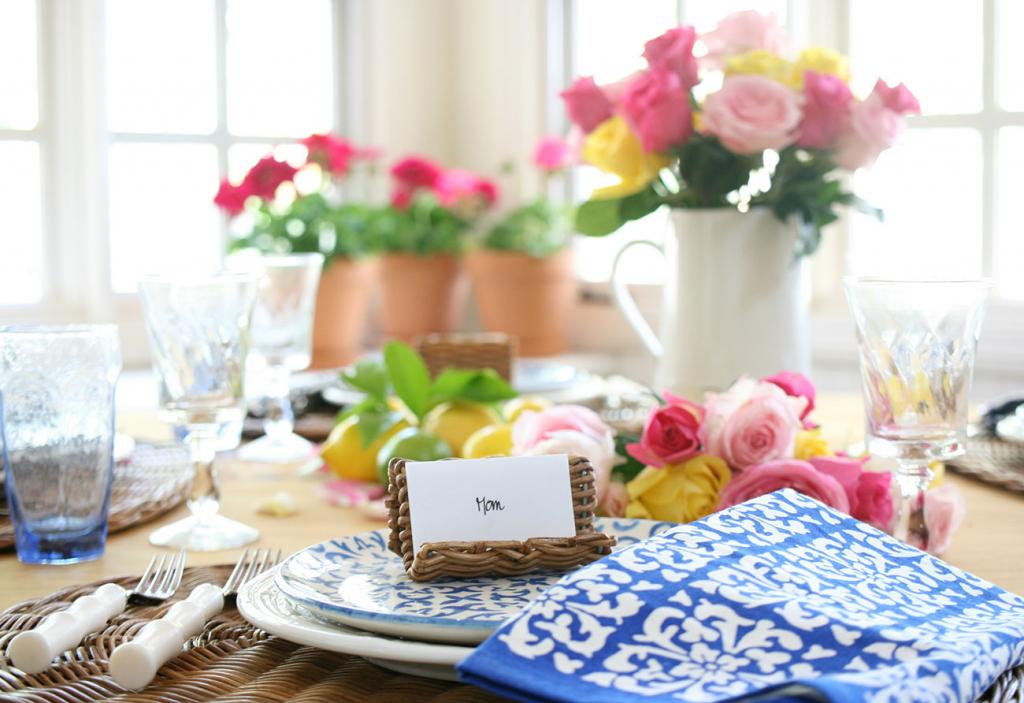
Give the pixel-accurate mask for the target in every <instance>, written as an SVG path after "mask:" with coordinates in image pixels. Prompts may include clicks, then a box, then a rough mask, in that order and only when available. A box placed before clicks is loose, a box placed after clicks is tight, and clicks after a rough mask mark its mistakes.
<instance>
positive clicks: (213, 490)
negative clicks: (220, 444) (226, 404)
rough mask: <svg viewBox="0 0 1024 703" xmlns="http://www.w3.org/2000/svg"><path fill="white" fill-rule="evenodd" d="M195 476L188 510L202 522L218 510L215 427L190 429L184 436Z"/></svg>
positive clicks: (218, 489) (218, 485)
mask: <svg viewBox="0 0 1024 703" xmlns="http://www.w3.org/2000/svg"><path fill="white" fill-rule="evenodd" d="M185 442H186V444H187V445H188V449H189V452H190V453H191V455H192V465H193V466H194V467H195V474H194V476H193V478H192V489H191V490H190V491H189V496H188V508H189V510H191V511H192V514H193V515H194V516H195V518H196V520H198V521H199V522H203V521H204V520H205V519H207V518H210V517H213V516H214V515H216V514H217V512H218V511H219V510H220V479H219V477H218V476H217V469H216V467H215V466H214V457H215V456H216V454H217V431H216V428H215V427H202V428H191V429H189V431H188V434H187V435H186V436H185Z"/></svg>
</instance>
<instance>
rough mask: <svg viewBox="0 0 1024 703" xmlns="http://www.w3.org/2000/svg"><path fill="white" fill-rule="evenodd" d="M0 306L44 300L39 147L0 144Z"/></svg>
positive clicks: (25, 144) (26, 143)
mask: <svg viewBox="0 0 1024 703" xmlns="http://www.w3.org/2000/svg"><path fill="white" fill-rule="evenodd" d="M0 164H3V166H4V167H3V168H2V169H0V210H2V211H3V214H4V223H3V226H2V227H0V252H2V254H0V304H2V305H17V304H21V303H36V302H39V301H40V300H41V299H42V297H43V231H42V208H41V207H40V193H39V183H40V181H39V145H38V144H36V143H34V142H5V141H0Z"/></svg>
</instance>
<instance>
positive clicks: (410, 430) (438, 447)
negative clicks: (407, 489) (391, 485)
mask: <svg viewBox="0 0 1024 703" xmlns="http://www.w3.org/2000/svg"><path fill="white" fill-rule="evenodd" d="M451 455H452V448H451V447H449V446H448V444H447V443H446V442H445V441H444V440H443V439H441V438H440V437H437V436H436V435H432V434H430V433H429V432H425V431H424V430H421V429H419V428H418V427H407V428H405V429H404V430H402V431H401V432H399V433H398V434H396V435H395V436H394V437H392V438H391V439H389V440H388V441H387V443H385V444H384V446H383V447H381V448H380V451H379V452H377V477H378V480H379V481H380V482H381V484H383V485H385V486H386V485H388V464H389V463H390V462H391V460H392V459H393V458H395V457H396V456H397V457H401V458H402V459H409V460H411V461H434V460H435V459H447V458H448V457H450V456H451Z"/></svg>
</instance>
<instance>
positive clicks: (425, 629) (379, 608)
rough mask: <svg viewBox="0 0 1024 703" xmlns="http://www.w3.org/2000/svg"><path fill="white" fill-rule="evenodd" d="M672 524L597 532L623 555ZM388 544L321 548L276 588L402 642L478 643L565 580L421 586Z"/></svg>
mask: <svg viewBox="0 0 1024 703" xmlns="http://www.w3.org/2000/svg"><path fill="white" fill-rule="evenodd" d="M673 526H674V525H673V524H672V523H668V522H655V521H653V520H625V519H608V518H599V519H598V520H597V521H596V527H597V529H598V530H600V531H602V532H607V533H608V534H611V535H614V536H615V537H617V538H618V542H619V544H618V546H617V547H616V549H621V548H622V547H626V546H629V545H630V544H634V543H636V542H638V541H640V540H644V539H647V538H648V537H650V536H651V535H654V534H656V533H658V532H661V531H662V530H665V529H668V528H670V527H673ZM387 543H388V531H387V530H376V531H374V532H364V533H362V534H359V535H353V536H351V537H342V538H340V539H333V540H329V541H327V542H321V543H320V544H317V545H314V546H312V547H307V548H306V549H303V550H302V551H300V552H297V553H295V554H293V555H292V556H290V557H288V559H287V560H285V562H284V563H283V564H282V565H281V568H280V569H279V570H278V571H277V573H276V575H275V583H276V584H277V587H278V588H279V589H280V590H281V592H282V593H284V594H285V595H286V596H287V597H289V598H291V599H292V600H293V601H295V602H297V603H300V604H301V605H303V606H304V607H306V608H308V609H309V610H310V611H312V612H313V614H314V615H316V616H317V617H320V618H322V619H325V620H328V621H330V622H335V623H340V624H342V625H349V626H353V627H358V628H362V629H364V630H370V631H373V632H380V633H384V634H388V635H396V636H398V637H408V638H412V639H418V640H435V641H440V642H457V643H461V644H475V643H478V642H482V641H484V640H485V639H486V638H487V636H488V635H490V634H491V633H492V632H493V631H494V630H496V629H497V628H498V626H499V625H501V624H502V623H503V622H505V620H507V619H509V618H510V617H512V616H514V615H516V614H517V613H519V611H520V610H522V609H523V608H524V607H525V606H526V604H527V603H529V602H530V601H531V600H533V599H534V598H536V597H537V596H539V595H540V594H541V593H543V592H544V591H545V590H547V589H548V587H550V586H551V585H553V584H554V583H555V582H556V581H558V579H559V578H561V577H562V576H563V575H564V574H561V573H536V574H527V575H525V576H508V577H488V578H478V579H459V580H445V581H435V582H429V583H417V582H416V581H413V580H411V579H410V578H409V577H408V576H407V575H406V573H405V569H404V568H403V566H402V560H401V558H400V557H399V556H398V555H397V554H394V553H393V552H391V551H389V550H388V546H387Z"/></svg>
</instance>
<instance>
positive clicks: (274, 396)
mask: <svg viewBox="0 0 1024 703" xmlns="http://www.w3.org/2000/svg"><path fill="white" fill-rule="evenodd" d="M240 261H241V263H236V262H232V266H233V267H234V266H242V267H246V266H248V267H250V268H252V270H254V271H256V272H257V273H258V274H259V275H260V286H259V293H258V294H257V296H256V308H255V311H254V312H253V319H252V350H251V352H250V354H249V366H250V368H251V370H252V371H253V374H254V375H253V376H252V377H250V378H258V379H260V380H261V381H262V384H261V385H262V389H263V412H264V414H263V418H264V419H263V432H264V436H263V437H261V438H259V439H257V440H256V441H255V442H250V443H249V444H246V445H245V446H243V447H242V448H241V449H240V450H239V456H240V457H241V458H243V459H246V460H249V461H268V462H287V461H296V460H298V459H305V458H308V457H309V455H310V454H311V453H312V452H313V445H312V444H311V443H310V442H308V441H307V440H305V439H303V438H302V437H300V436H298V435H297V434H295V415H294V413H293V412H292V404H291V400H290V399H289V391H290V387H289V383H288V377H289V375H290V374H291V372H292V371H300V370H302V369H305V368H307V367H309V364H310V361H311V359H312V352H313V312H314V309H315V307H316V291H317V287H318V285H319V282H320V271H321V269H322V268H323V264H324V257H323V256H322V255H321V254H288V255H284V256H261V257H258V258H255V259H243V260H240Z"/></svg>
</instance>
